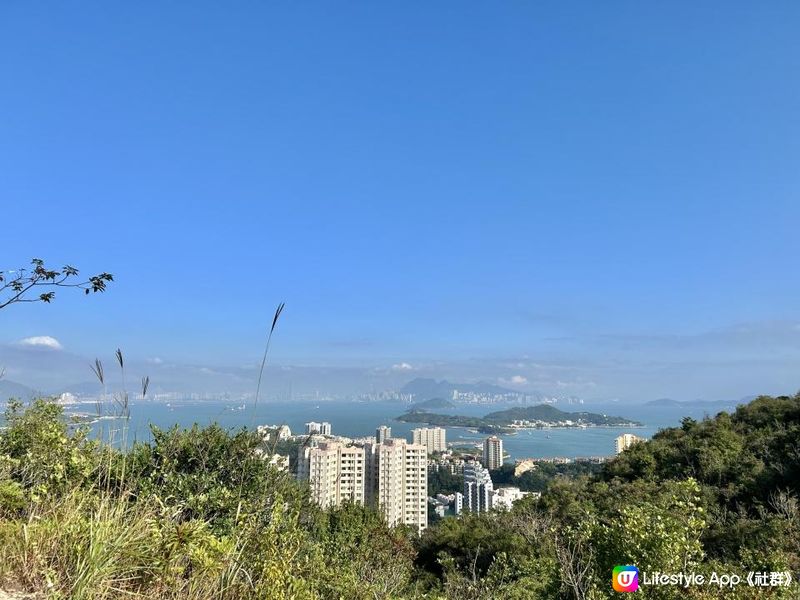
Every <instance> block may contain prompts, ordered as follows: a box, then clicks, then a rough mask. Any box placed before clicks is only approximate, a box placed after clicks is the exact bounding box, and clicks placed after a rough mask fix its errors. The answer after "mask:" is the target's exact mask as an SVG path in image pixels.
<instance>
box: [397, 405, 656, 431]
mask: <svg viewBox="0 0 800 600" xmlns="http://www.w3.org/2000/svg"><path fill="white" fill-rule="evenodd" d="M397 420H398V421H404V422H406V423H427V424H429V425H436V426H439V427H475V428H478V429H479V430H481V431H487V432H489V431H491V432H499V431H508V430H509V428H510V426H511V425H512V423H513V422H514V421H532V422H536V423H539V424H542V425H559V426H570V425H571V426H579V425H591V426H625V425H629V426H639V425H641V423H639V422H637V421H633V420H631V419H626V418H625V417H613V416H608V415H601V414H597V413H590V412H565V411H562V410H559V409H557V408H555V407H554V406H551V405H549V404H540V405H538V406H526V407H515V408H509V409H507V410H501V411H496V412H491V413H489V414H487V415H485V416H483V417H466V416H460V415H442V414H436V413H429V412H427V411H424V410H418V409H414V410H411V411H409V412H407V413H405V414H403V415H400V416H399V417H397Z"/></svg>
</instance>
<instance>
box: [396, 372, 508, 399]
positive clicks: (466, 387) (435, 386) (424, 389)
mask: <svg viewBox="0 0 800 600" xmlns="http://www.w3.org/2000/svg"><path fill="white" fill-rule="evenodd" d="M400 391H401V392H402V393H403V394H414V396H415V397H416V398H417V400H423V401H424V400H431V399H434V398H452V397H453V392H454V391H459V392H464V393H473V394H519V393H520V392H517V391H515V390H510V389H507V388H504V387H500V386H499V385H494V384H492V383H488V382H486V381H479V382H478V383H450V382H449V381H447V380H445V379H442V380H441V381H436V380H435V379H428V378H424V377H418V378H417V379H414V380H413V381H409V382H408V383H407V384H405V385H404V386H403V387H402V389H401V390H400Z"/></svg>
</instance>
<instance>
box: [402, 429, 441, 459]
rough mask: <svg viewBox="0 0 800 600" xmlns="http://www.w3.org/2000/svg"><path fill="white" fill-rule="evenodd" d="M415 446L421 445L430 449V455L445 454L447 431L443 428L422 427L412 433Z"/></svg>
mask: <svg viewBox="0 0 800 600" xmlns="http://www.w3.org/2000/svg"><path fill="white" fill-rule="evenodd" d="M411 435H412V436H413V440H414V443H415V444H421V445H423V446H425V447H426V448H427V449H428V453H432V452H444V451H445V450H447V441H446V437H445V430H444V428H442V427H420V428H418V429H413V430H412V431H411Z"/></svg>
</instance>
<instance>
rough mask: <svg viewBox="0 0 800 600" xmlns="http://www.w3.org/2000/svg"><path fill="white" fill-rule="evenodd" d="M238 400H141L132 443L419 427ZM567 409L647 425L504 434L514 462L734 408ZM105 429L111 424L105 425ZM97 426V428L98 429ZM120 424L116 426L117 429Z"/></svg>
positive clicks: (385, 407)
mask: <svg viewBox="0 0 800 600" xmlns="http://www.w3.org/2000/svg"><path fill="white" fill-rule="evenodd" d="M240 406H242V404H241V403H240V402H239V403H237V402H207V401H206V402H198V401H189V400H186V401H175V402H171V403H170V405H169V406H167V405H166V404H160V403H153V402H138V403H134V404H132V405H131V420H130V428H129V439H131V440H133V439H138V440H148V439H150V424H153V425H156V426H158V427H161V428H167V427H170V426H172V425H175V424H177V425H179V426H181V427H189V426H191V425H192V424H193V423H198V424H201V425H207V424H210V423H213V422H217V423H219V424H220V425H222V426H223V427H225V428H228V429H237V428H240V427H248V428H251V427H253V426H256V425H264V424H286V425H288V426H289V427H290V428H291V429H292V432H293V433H303V432H304V431H305V428H304V424H305V423H306V422H308V421H328V422H330V423H331V424H332V427H333V433H334V434H338V435H343V436H347V437H364V436H371V435H374V433H375V428H376V427H378V426H379V425H389V426H391V428H392V435H393V436H394V437H405V438H407V439H411V430H412V429H413V428H415V427H421V425H417V424H412V423H402V422H400V421H396V420H394V418H395V417H397V416H398V415H400V414H402V413H404V412H405V411H406V410H407V406H406V405H404V404H400V403H388V402H370V403H364V402H321V403H320V404H318V405H315V404H308V403H299V402H296V403H271V402H263V401H262V402H261V403H260V404H259V406H258V407H256V409H255V410H254V409H253V406H252V404H248V405H246V406H245V409H244V410H239V407H240ZM502 408H505V407H503V406H459V407H458V408H453V409H442V410H440V411H437V412H449V413H453V414H462V415H468V416H482V415H484V414H486V413H488V412H492V411H495V410H501V409H502ZM559 408H561V409H562V410H566V411H581V410H584V411H589V412H596V413H604V414H609V415H615V416H622V417H627V418H629V419H633V420H636V421H639V422H641V423H644V426H642V427H624V428H619V427H593V428H592V427H590V428H587V429H538V430H529V431H521V432H519V433H517V434H515V435H504V436H501V437H502V438H503V442H504V447H505V450H506V452H508V453H509V454H510V455H511V458H512V459H517V458H527V457H533V458H548V457H556V456H565V457H576V456H609V455H612V454H613V453H614V438H616V437H617V436H618V435H620V434H622V433H633V434H635V435H638V436H641V437H646V438H649V437H651V436H652V435H653V434H654V433H656V432H657V431H658V430H659V429H662V428H664V427H672V426H677V425H679V424H680V421H681V419H682V418H683V417H685V416H689V417H692V418H695V419H700V418H702V417H703V416H705V415H710V416H713V414H716V412H718V411H720V410H733V409H734V408H735V405H734V404H731V405H729V406H719V405H714V406H713V407H712V408H713V410H712V408H709V407H708V405H705V406H704V405H696V406H679V407H654V406H646V405H629V404H585V405H581V406H576V405H572V406H567V405H565V406H560V407H559ZM93 409H94V407H93V406H92V405H90V404H85V405H81V406H79V407H71V408H70V409H69V411H72V412H76V411H77V412H86V413H91V412H92V411H93ZM101 423H102V424H103V425H104V426H105V427H109V426H110V425H111V422H110V421H102V422H101ZM98 426H99V424H95V425H94V427H95V428H97V427H98ZM117 426H118V425H117ZM485 437H486V436H485V435H481V434H478V433H474V432H471V431H469V430H467V429H463V428H448V430H447V440H448V442H463V443H464V444H474V443H479V442H480V441H481V440H483V439H484V438H485Z"/></svg>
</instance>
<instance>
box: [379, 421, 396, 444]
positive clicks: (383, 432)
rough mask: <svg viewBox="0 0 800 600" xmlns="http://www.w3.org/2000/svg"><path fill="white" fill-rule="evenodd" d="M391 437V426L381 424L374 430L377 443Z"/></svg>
mask: <svg viewBox="0 0 800 600" xmlns="http://www.w3.org/2000/svg"><path fill="white" fill-rule="evenodd" d="M390 437H392V428H391V427H387V426H386V425H381V426H380V427H378V428H377V429H376V430H375V441H376V442H378V443H379V444H382V443H383V442H385V441H386V440H388V439H389V438H390Z"/></svg>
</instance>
